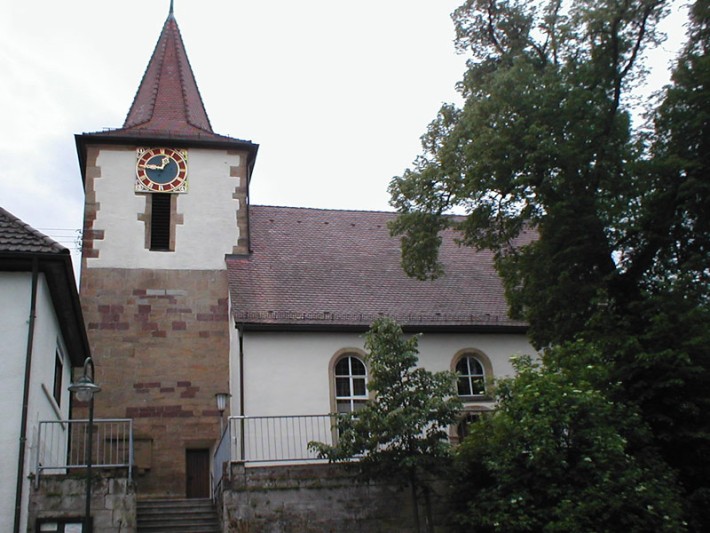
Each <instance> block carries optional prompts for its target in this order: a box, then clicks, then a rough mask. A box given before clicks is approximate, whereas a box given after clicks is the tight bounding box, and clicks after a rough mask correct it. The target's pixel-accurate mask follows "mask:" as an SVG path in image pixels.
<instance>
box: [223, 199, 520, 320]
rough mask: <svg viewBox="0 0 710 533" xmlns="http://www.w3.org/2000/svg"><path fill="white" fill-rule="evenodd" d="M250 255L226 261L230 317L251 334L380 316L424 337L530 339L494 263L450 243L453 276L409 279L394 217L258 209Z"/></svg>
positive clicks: (445, 259)
mask: <svg viewBox="0 0 710 533" xmlns="http://www.w3.org/2000/svg"><path fill="white" fill-rule="evenodd" d="M249 209H250V230H251V248H252V253H251V254H249V255H248V256H237V255H234V256H228V258H227V268H228V273H229V282H230V296H231V302H232V312H233V314H234V317H235V321H236V323H237V324H238V325H243V326H244V327H250V328H283V329H298V328H311V329H312V328H323V329H328V328H337V329H343V328H344V327H345V328H352V329H364V328H366V327H368V326H369V325H370V324H371V323H372V321H373V320H374V319H375V318H377V317H378V316H380V315H388V316H391V317H393V318H395V319H396V320H397V321H398V322H399V323H400V324H402V325H403V326H405V327H407V326H409V327H416V328H419V329H422V330H424V329H437V330H439V329H442V330H443V329H457V330H460V329H470V330H474V329H475V330H509V329H515V330H522V329H524V328H525V323H523V322H520V321H516V320H512V319H510V318H508V315H507V304H506V301H505V297H504V293H503V287H502V283H501V280H500V278H499V277H498V275H497V274H496V272H495V269H494V266H493V254H492V252H490V251H487V250H481V251H476V250H474V249H472V248H469V247H462V246H459V245H457V244H456V243H455V242H454V235H453V232H451V231H447V232H445V233H444V235H443V243H442V246H441V250H440V260H441V261H442V263H443V265H444V268H445V275H444V276H443V277H441V278H439V279H437V280H433V281H419V280H416V279H413V278H410V277H408V276H407V275H406V274H405V273H404V271H403V270H402V268H401V266H400V245H399V239H398V238H396V237H391V236H390V234H389V230H388V226H387V224H388V222H389V221H390V220H392V219H393V218H394V217H395V216H396V214H395V213H386V212H367V211H337V210H323V209H303V208H293V207H269V206H251V207H250V208H249Z"/></svg>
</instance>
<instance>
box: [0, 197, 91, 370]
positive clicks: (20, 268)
mask: <svg viewBox="0 0 710 533" xmlns="http://www.w3.org/2000/svg"><path fill="white" fill-rule="evenodd" d="M35 269H36V272H37V273H41V274H44V276H45V279H46V281H47V286H48V287H49V293H50V296H51V298H52V304H53V305H54V309H55V311H56V314H57V321H58V322H59V327H60V329H61V331H62V336H63V338H64V342H65V344H66V348H67V350H68V351H69V356H70V358H71V361H72V364H73V365H74V366H80V365H82V364H83V362H84V359H85V358H86V357H89V356H90V354H91V351H90V348H89V341H88V337H87V335H86V328H85V326H84V317H83V313H82V311H81V303H80V301H79V291H78V290H77V288H76V280H75V278H74V269H73V268H72V261H71V256H70V254H69V250H68V249H67V248H65V247H64V246H62V245H61V244H58V243H57V242H55V241H53V240H52V239H50V238H49V237H47V236H46V235H44V234H42V233H40V232H39V231H37V230H36V229H34V228H32V227H31V226H29V225H28V224H26V223H25V222H23V221H22V220H20V219H19V218H17V217H16V216H15V215H13V214H12V213H10V212H8V211H6V210H5V209H3V208H2V207H0V273H1V272H3V271H5V272H31V271H34V270H35ZM29 298H30V296H29V295H28V300H29Z"/></svg>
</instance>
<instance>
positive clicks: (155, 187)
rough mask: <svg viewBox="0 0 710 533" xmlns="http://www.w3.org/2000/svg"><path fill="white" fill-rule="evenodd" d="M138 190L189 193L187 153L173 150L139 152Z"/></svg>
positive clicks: (137, 165)
mask: <svg viewBox="0 0 710 533" xmlns="http://www.w3.org/2000/svg"><path fill="white" fill-rule="evenodd" d="M136 190H137V191H141V192H187V151H185V150H176V149H173V148H149V149H147V150H142V151H141V150H139V152H138V162H137V163H136Z"/></svg>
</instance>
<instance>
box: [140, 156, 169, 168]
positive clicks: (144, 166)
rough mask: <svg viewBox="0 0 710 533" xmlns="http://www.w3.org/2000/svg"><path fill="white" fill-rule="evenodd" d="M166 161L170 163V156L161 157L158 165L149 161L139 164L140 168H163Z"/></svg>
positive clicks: (166, 163)
mask: <svg viewBox="0 0 710 533" xmlns="http://www.w3.org/2000/svg"><path fill="white" fill-rule="evenodd" d="M168 163H170V158H169V157H163V159H162V160H161V161H160V164H159V165H153V164H150V163H146V164H144V165H141V168H147V169H148V170H163V169H164V168H165V167H166V166H167V165H168Z"/></svg>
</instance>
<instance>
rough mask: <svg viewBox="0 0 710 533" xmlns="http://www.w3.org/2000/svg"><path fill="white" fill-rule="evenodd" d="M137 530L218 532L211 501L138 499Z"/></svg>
mask: <svg viewBox="0 0 710 533" xmlns="http://www.w3.org/2000/svg"><path fill="white" fill-rule="evenodd" d="M137 507H138V509H137V510H138V513H137V518H138V533H220V532H221V529H220V525H219V520H218V517H217V511H216V509H215V508H214V505H213V504H212V500H206V499H189V500H188V499H180V500H175V499H171V500H167V499H162V500H139V501H138V502H137Z"/></svg>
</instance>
